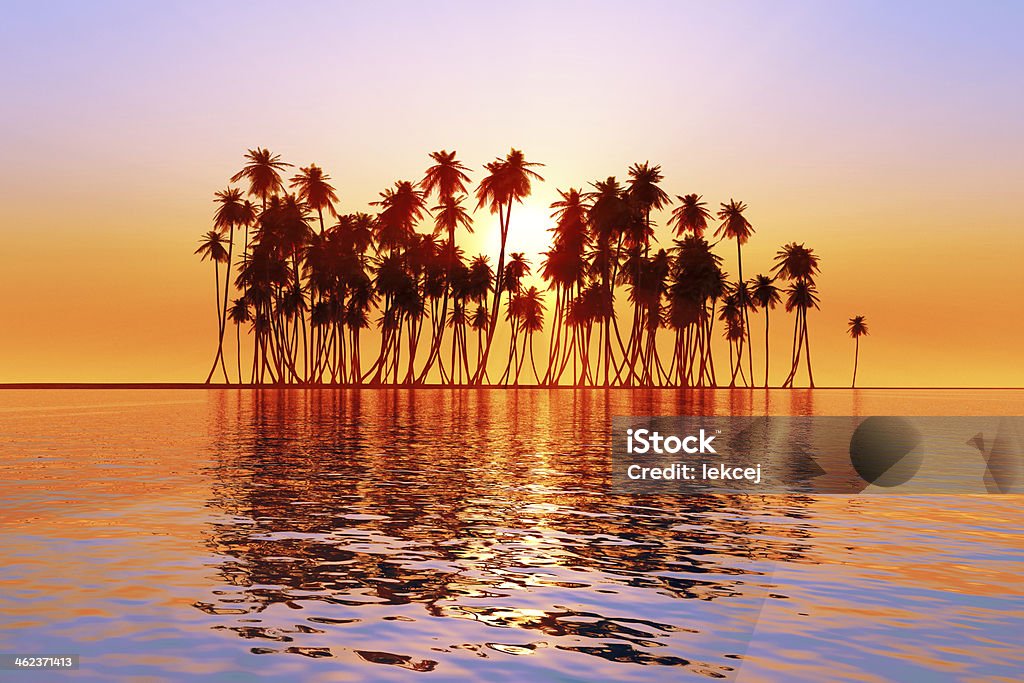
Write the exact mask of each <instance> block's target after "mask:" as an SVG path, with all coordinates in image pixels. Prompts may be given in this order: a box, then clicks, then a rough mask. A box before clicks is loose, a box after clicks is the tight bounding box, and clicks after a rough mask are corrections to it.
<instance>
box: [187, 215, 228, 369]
mask: <svg viewBox="0 0 1024 683" xmlns="http://www.w3.org/2000/svg"><path fill="white" fill-rule="evenodd" d="M224 244H225V240H224V235H223V234H222V233H220V232H218V231H217V230H210V231H208V232H207V233H206V234H205V235H203V236H202V238H200V240H199V248H198V249H196V250H195V252H194V253H196V254H199V255H200V256H201V258H200V260H201V261H205V260H207V259H210V260H211V261H213V278H214V285H213V291H214V295H215V296H216V307H217V333H218V337H219V341H218V343H217V353H216V354H215V355H214V357H213V367H212V368H210V373H209V374H208V375H207V376H206V382H205V383H206V384H209V383H210V379H211V378H212V377H213V373H214V372H215V371H216V369H217V363H218V361H219V362H220V367H221V370H222V371H223V372H224V381H225V382H230V381H231V380H229V379H228V371H227V369H226V368H225V367H224V351H223V346H224V344H223V340H224V311H223V308H222V307H221V300H220V264H222V263H227V262H228V259H229V257H228V250H227V248H225V246H224Z"/></svg>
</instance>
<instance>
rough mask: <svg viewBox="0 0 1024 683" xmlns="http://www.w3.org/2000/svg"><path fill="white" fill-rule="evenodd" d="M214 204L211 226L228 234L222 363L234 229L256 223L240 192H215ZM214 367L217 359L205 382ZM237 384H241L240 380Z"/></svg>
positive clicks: (219, 345) (219, 342)
mask: <svg viewBox="0 0 1024 683" xmlns="http://www.w3.org/2000/svg"><path fill="white" fill-rule="evenodd" d="M214 202H216V203H217V204H219V206H218V207H217V211H216V212H215V213H214V216H213V226H214V228H215V229H216V230H217V231H218V232H220V233H224V232H225V231H227V233H228V240H227V244H228V253H227V259H226V260H225V267H224V290H223V292H224V293H223V295H222V296H221V303H220V304H219V305H220V307H221V315H220V318H219V320H220V325H219V328H220V330H219V333H218V340H217V355H218V357H219V358H220V359H221V360H222V361H223V355H224V351H223V345H224V328H225V327H226V321H227V308H228V292H229V289H230V283H231V267H232V256H233V253H234V246H235V228H236V227H242V226H244V227H245V228H246V230H247V231H248V229H249V226H251V225H252V224H253V223H254V222H255V221H256V207H254V206H253V205H252V203H251V202H249V201H248V200H243V199H242V191H241V190H239V189H237V188H233V187H228V188H227V189H224V190H221V191H219V192H215V193H214ZM216 367H217V359H216V358H214V361H213V366H212V367H211V368H210V372H209V374H208V375H207V381H209V379H210V378H211V377H213V373H214V372H215V370H216ZM239 382H241V379H240V380H239Z"/></svg>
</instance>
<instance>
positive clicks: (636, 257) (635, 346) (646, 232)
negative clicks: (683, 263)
mask: <svg viewBox="0 0 1024 683" xmlns="http://www.w3.org/2000/svg"><path fill="white" fill-rule="evenodd" d="M629 177H630V179H629V182H628V189H627V190H626V199H627V201H628V202H629V203H630V204H631V205H632V206H633V208H634V211H635V212H636V213H637V215H638V216H642V218H643V220H642V222H640V221H636V220H633V221H630V226H631V227H633V228H634V230H632V231H630V233H631V235H630V238H631V239H630V241H631V244H630V245H629V247H630V255H631V260H632V264H631V266H632V268H629V269H628V271H627V272H628V278H629V280H630V283H631V284H632V286H633V288H634V290H636V288H637V287H638V286H639V281H640V271H641V269H642V268H643V266H644V263H645V261H644V259H646V257H647V255H648V252H649V250H650V241H651V239H653V238H654V228H653V224H652V222H651V211H654V210H661V209H662V208H664V207H665V206H667V205H668V204H670V203H671V199H670V198H669V196H668V194H666V193H665V191H664V190H662V189H661V187H659V185H658V183H660V182H662V181H663V180H664V179H665V178H664V176H663V175H662V174H661V166H658V165H655V166H651V162H649V161H645V162H644V163H642V164H633V165H632V166H630V167H629ZM650 303H652V302H650V301H646V302H645V301H643V300H642V299H640V298H638V297H633V324H632V325H631V326H630V331H629V342H628V343H627V345H626V346H627V349H628V350H629V365H630V367H631V368H633V367H635V366H636V363H637V357H638V355H640V353H641V351H642V349H643V348H644V347H645V346H647V344H645V342H644V340H643V336H644V333H645V332H647V331H649V330H650V329H651V327H650V326H649V325H645V324H644V312H645V311H646V310H650V305H649V304H650ZM645 304H648V305H646V306H645ZM654 329H655V330H656V329H657V328H656V327H655V328H654Z"/></svg>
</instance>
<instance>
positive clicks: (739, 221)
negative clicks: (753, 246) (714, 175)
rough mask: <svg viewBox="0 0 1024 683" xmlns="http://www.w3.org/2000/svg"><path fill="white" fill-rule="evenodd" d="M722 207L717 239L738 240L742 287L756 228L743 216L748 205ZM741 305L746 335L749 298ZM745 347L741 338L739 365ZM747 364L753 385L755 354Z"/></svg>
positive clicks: (737, 258) (738, 261)
mask: <svg viewBox="0 0 1024 683" xmlns="http://www.w3.org/2000/svg"><path fill="white" fill-rule="evenodd" d="M721 207H722V208H721V209H719V211H718V218H719V219H720V220H721V221H722V224H721V225H720V226H718V229H717V230H715V237H718V236H719V235H721V236H722V237H723V238H726V239H734V240H736V265H737V273H738V275H739V277H738V278H737V280H736V281H737V282H738V283H740V285H741V286H742V284H743V282H744V280H743V245H744V244H746V243H747V240H748V239H750V236H751V235H752V234H753V233H754V227H753V226H752V225H751V224H750V221H748V220H747V219H746V217H744V215H743V212H744V211H746V210H747V205H746V204H744V203H743V202H738V201H736V200H735V199H730V200H729V203H728V204H726V203H724V202H723V203H722V205H721ZM739 304H740V312H741V317H742V318H743V332H744V334H747V332H748V331H749V329H750V314H749V313H748V309H747V298H746V297H741V299H740V302H739ZM746 338H749V337H746ZM743 346H744V338H741V339H740V340H739V342H738V344H737V356H738V358H737V361H736V362H737V363H739V362H741V360H742V358H743ZM747 363H748V365H749V367H750V376H751V384H753V376H754V366H753V353H750V352H749V351H748V358H747Z"/></svg>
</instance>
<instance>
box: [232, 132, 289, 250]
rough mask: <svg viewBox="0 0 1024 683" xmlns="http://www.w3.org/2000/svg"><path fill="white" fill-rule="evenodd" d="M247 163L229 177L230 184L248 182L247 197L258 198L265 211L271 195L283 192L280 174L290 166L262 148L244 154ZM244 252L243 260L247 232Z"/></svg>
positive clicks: (247, 247)
mask: <svg viewBox="0 0 1024 683" xmlns="http://www.w3.org/2000/svg"><path fill="white" fill-rule="evenodd" d="M245 158H246V159H248V163H246V165H245V166H243V167H242V170H241V171H239V172H238V173H236V174H235V175H233V176H231V182H233V183H237V182H238V181H240V180H247V181H248V182H249V195H250V196H253V197H257V198H259V200H260V202H261V208H262V210H263V211H266V210H267V200H268V199H269V198H270V196H271V195H273V194H276V193H278V192H281V191H283V190H284V184H283V183H282V182H281V172H282V171H284V170H285V169H286V168H289V167H290V166H291V164H289V163H286V162H284V161H281V155H280V154H272V153H271V152H270V150H267V149H264V148H262V147H257V148H256V149H250V150H249V151H248V152H246V153H245ZM244 246H245V250H244V251H243V252H242V253H243V256H244V257H245V258H248V253H249V231H248V229H246V231H245V245H244Z"/></svg>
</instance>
